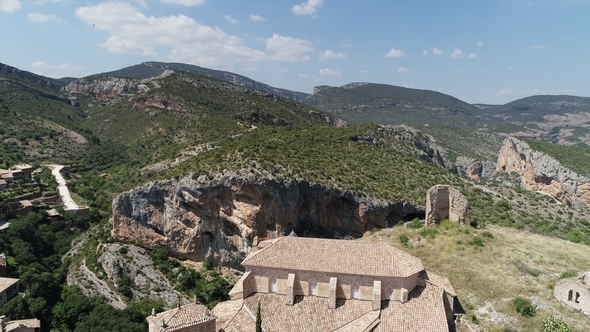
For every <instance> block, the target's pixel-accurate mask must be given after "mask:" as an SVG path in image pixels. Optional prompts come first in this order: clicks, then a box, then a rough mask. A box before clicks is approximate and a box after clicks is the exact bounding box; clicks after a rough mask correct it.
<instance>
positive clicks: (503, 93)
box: [496, 88, 516, 96]
mask: <svg viewBox="0 0 590 332" xmlns="http://www.w3.org/2000/svg"><path fill="white" fill-rule="evenodd" d="M514 92H516V90H514V89H510V88H504V89H502V90H500V91H498V92H496V96H508V95H511V94H513V93H514Z"/></svg>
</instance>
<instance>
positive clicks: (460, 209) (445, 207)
mask: <svg viewBox="0 0 590 332" xmlns="http://www.w3.org/2000/svg"><path fill="white" fill-rule="evenodd" d="M467 207H468V203H467V198H465V196H463V194H461V193H460V192H459V191H458V190H457V189H455V188H453V187H451V186H447V185H440V184H439V185H436V186H434V187H432V188H430V189H429V190H428V192H426V222H425V223H426V225H427V226H432V225H435V224H438V223H439V222H440V221H441V220H444V219H449V220H451V221H455V222H457V223H459V224H461V225H464V224H465V217H466V215H467Z"/></svg>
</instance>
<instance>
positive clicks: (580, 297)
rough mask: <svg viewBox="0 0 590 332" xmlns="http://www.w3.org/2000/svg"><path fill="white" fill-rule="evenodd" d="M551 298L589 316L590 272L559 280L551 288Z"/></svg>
mask: <svg viewBox="0 0 590 332" xmlns="http://www.w3.org/2000/svg"><path fill="white" fill-rule="evenodd" d="M553 296H555V298H556V299H557V300H558V301H560V302H561V303H563V304H565V305H567V306H570V307H572V308H574V309H578V310H581V311H582V312H583V313H584V314H585V315H590V272H586V273H584V274H582V275H581V276H579V277H575V278H568V279H563V280H561V281H560V282H558V283H557V284H556V285H555V287H553Z"/></svg>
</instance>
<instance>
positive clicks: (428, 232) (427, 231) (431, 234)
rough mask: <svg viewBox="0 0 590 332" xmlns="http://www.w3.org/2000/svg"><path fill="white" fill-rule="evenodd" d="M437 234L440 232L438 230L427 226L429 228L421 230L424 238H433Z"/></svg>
mask: <svg viewBox="0 0 590 332" xmlns="http://www.w3.org/2000/svg"><path fill="white" fill-rule="evenodd" d="M436 234H438V231H437V230H436V229H433V228H427V229H425V230H423V231H422V232H420V235H422V237H424V238H433V239H434V237H435V236H436Z"/></svg>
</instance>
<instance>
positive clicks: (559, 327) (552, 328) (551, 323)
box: [541, 316, 572, 332]
mask: <svg viewBox="0 0 590 332" xmlns="http://www.w3.org/2000/svg"><path fill="white" fill-rule="evenodd" d="M541 331H543V332H571V331H572V328H571V327H570V326H569V325H568V324H566V323H565V322H564V321H563V319H561V318H556V317H553V316H551V317H549V318H545V319H543V321H542V322H541Z"/></svg>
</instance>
